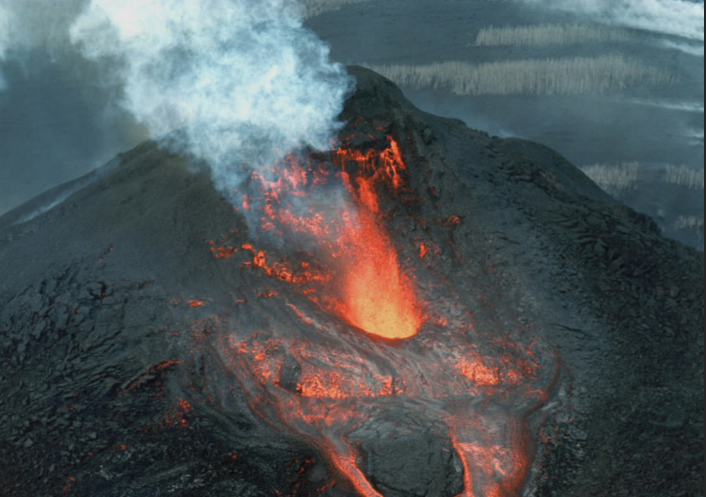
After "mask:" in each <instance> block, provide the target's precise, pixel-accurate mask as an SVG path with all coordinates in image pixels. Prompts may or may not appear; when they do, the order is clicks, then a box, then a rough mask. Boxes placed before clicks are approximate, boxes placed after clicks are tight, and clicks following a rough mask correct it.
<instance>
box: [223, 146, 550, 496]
mask: <svg viewBox="0 0 706 497" xmlns="http://www.w3.org/2000/svg"><path fill="white" fill-rule="evenodd" d="M354 138H356V137H351V139H350V140H349V142H353V140H354ZM358 138H359V137H358ZM357 141H360V140H357ZM363 141H366V142H367V143H368V146H367V148H363V147H354V146H351V145H350V144H342V145H337V146H336V147H334V150H333V151H332V152H331V153H330V154H310V155H309V156H306V157H303V156H294V155H292V156H289V157H287V158H286V160H284V161H281V162H280V163H277V164H275V165H273V166H272V167H270V168H268V169H266V170H265V169H259V170H258V171H257V172H253V173H252V175H251V177H250V179H249V182H248V184H247V186H246V188H245V190H246V191H247V192H248V193H247V194H243V193H242V192H241V193H240V199H241V205H242V207H241V210H242V212H243V213H244V214H245V216H246V217H248V219H249V224H250V226H251V238H252V240H254V241H253V242H252V243H248V244H245V245H242V246H239V247H217V246H215V244H214V246H212V248H211V250H212V252H213V253H214V255H215V256H216V257H217V258H222V259H229V258H240V259H237V260H240V261H241V264H242V268H241V271H242V277H243V279H244V281H252V286H253V287H254V288H257V287H258V286H262V285H263V282H266V284H265V286H264V287H263V289H259V290H257V293H256V295H257V296H256V297H255V298H243V299H240V300H239V301H238V302H237V303H236V306H235V309H234V310H233V311H232V312H231V313H230V315H228V316H224V317H222V318H221V319H220V324H219V327H220V336H222V338H223V343H222V344H221V347H220V353H221V356H222V358H223V360H224V362H225V363H226V364H227V366H228V368H229V369H230V371H232V373H233V375H234V378H235V379H236V380H237V381H238V382H239V384H240V385H241V386H242V388H243V390H244V391H245V393H246V395H247V397H248V399H249V402H250V405H251V407H252V408H253V409H254V410H255V411H256V412H257V413H258V414H259V415H260V416H262V417H263V418H264V419H265V420H267V421H269V422H270V423H272V424H273V425H274V426H277V427H279V428H282V427H285V428H286V429H287V430H288V431H289V432H290V434H293V435H295V436H298V437H301V438H303V439H305V440H306V441H307V442H308V443H310V444H311V445H313V446H315V447H316V448H318V450H319V451H320V452H321V453H323V454H325V455H326V456H327V458H328V460H329V462H330V464H331V466H332V467H334V468H336V470H337V471H338V472H339V473H340V474H342V475H345V480H347V482H348V485H349V486H350V487H351V488H352V489H354V490H355V492H356V493H358V494H359V495H361V496H364V497H381V496H382V493H381V492H380V491H379V489H377V488H376V487H375V486H374V485H373V483H371V482H370V481H369V479H368V478H367V477H366V475H365V473H364V471H363V470H362V469H361V463H360V454H359V450H358V446H359V444H360V441H361V440H363V439H365V437H366V436H369V435H366V433H368V434H369V433H370V431H371V427H375V426H382V425H384V426H395V427H396V428H390V430H392V431H394V430H399V429H403V425H404V423H405V421H404V419H407V420H408V419H409V417H410V416H411V417H414V418H415V419H418V420H419V422H420V423H423V424H426V425H429V426H434V427H435V428H434V429H435V430H436V431H437V432H438V433H439V436H443V437H447V438H448V439H449V440H451V442H452V443H453V446H454V448H455V451H456V454H457V457H458V460H459V461H460V463H461V465H462V467H463V483H464V490H463V492H462V494H461V495H462V497H515V496H518V495H519V494H520V492H521V488H522V486H523V484H524V482H525V480H526V477H527V474H528V471H529V469H530V466H531V463H532V451H533V444H532V437H531V435H530V430H529V424H528V418H529V416H530V414H531V413H533V412H535V411H536V410H537V409H538V408H539V407H541V406H542V405H543V404H545V403H546V402H547V399H548V396H549V395H550V391H551V389H552V388H553V384H554V382H555V380H556V376H557V366H556V361H554V357H553V355H552V353H551V352H549V351H548V350H547V349H546V348H545V347H544V346H543V345H542V344H541V343H540V342H538V341H534V342H532V344H530V345H527V346H522V345H520V344H517V343H513V342H512V341H511V340H509V339H507V338H503V337H504V335H503V334H501V333H489V332H488V331H487V330H478V329H476V326H475V325H474V322H473V316H472V313H471V312H468V311H464V304H463V302H464V299H465V296H463V295H458V294H456V293H455V290H454V288H453V283H449V282H448V281H447V280H445V279H444V277H443V275H439V274H437V273H435V271H430V270H429V268H430V267H433V264H431V263H428V264H427V265H426V266H422V265H419V267H415V262H414V260H413V259H412V258H411V257H406V258H405V257H402V256H401V255H400V254H401V253H402V251H404V250H406V249H404V248H402V249H401V248H400V246H399V245H396V244H395V241H394V240H395V239H396V238H395V236H391V232H390V230H389V228H388V227H387V226H388V225H389V221H390V219H391V216H393V215H399V212H398V213H396V214H395V213H393V212H391V211H390V210H389V209H390V206H394V205H395V201H396V199H398V198H400V197H402V196H405V195H406V196H409V195H410V194H412V193H413V192H411V187H410V181H409V179H410V178H409V175H410V173H409V170H408V169H407V167H406V165H405V161H404V160H403V155H402V152H401V149H400V145H399V142H398V141H397V140H396V139H395V138H394V137H393V136H390V135H387V134H384V135H383V134H379V133H378V135H377V136H375V137H370V136H369V137H367V138H365V140H363ZM252 227H254V228H252ZM430 238H433V237H430ZM415 243H416V244H417V247H416V248H415V252H414V253H415V254H418V255H417V260H422V259H423V260H425V261H427V260H429V259H432V258H433V257H432V256H433V254H435V253H437V251H430V249H429V247H438V244H437V243H436V242H435V240H433V239H425V240H421V241H420V240H417V241H416V242H415ZM256 244H260V245H262V246H265V247H266V249H262V247H257V248H256V247H255V245H256ZM291 247H298V248H297V250H292V248H291ZM425 248H426V250H424V249H425ZM403 249H404V250H403ZM407 252H409V250H407ZM420 279H422V280H423V281H424V283H423V284H419V280H420ZM449 281H450V280H449ZM420 289H421V290H420ZM442 294H443V298H442V297H440V295H442ZM449 302H451V304H449ZM450 308H453V312H450V311H449V309H450ZM400 413H402V414H400ZM400 416H402V417H400ZM381 420H386V421H387V422H388V423H380V421H381ZM374 430H378V432H379V428H374V429H373V431H374ZM390 433H392V432H390ZM378 435H379V433H378ZM376 436H377V435H376Z"/></svg>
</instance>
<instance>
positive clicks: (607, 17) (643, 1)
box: [521, 0, 704, 41]
mask: <svg viewBox="0 0 706 497" xmlns="http://www.w3.org/2000/svg"><path fill="white" fill-rule="evenodd" d="M521 1H523V2H525V3H531V4H536V5H539V6H541V7H549V8H556V9H560V10H565V11H568V12H572V13H575V14H577V15H579V16H589V17H590V18H591V20H593V21H595V22H599V23H604V24H610V25H614V26H624V27H628V28H637V29H644V30H647V31H652V32H656V33H662V34H667V35H674V36H680V37H683V38H687V39H691V40H698V41H704V3H703V2H698V1H691V0H521Z"/></svg>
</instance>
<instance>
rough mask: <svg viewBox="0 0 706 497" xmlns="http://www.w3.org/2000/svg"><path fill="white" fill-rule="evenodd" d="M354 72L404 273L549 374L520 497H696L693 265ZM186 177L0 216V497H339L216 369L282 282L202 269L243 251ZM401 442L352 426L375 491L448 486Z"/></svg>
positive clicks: (535, 169)
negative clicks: (514, 339)
mask: <svg viewBox="0 0 706 497" xmlns="http://www.w3.org/2000/svg"><path fill="white" fill-rule="evenodd" d="M351 72H352V73H353V74H354V75H355V76H356V77H357V79H358V91H357V92H356V94H355V95H353V96H352V97H351V98H350V100H349V101H348V103H347V106H346V109H345V111H344V114H343V116H342V118H343V119H344V120H345V121H346V122H347V123H348V125H347V126H346V129H344V130H343V131H342V132H341V136H342V137H343V139H344V140H345V139H346V138H351V137H352V138H351V141H352V143H350V144H349V145H350V146H352V147H354V148H359V149H362V150H364V149H367V148H370V147H373V148H374V147H376V146H378V144H379V143H382V142H383V141H384V140H383V138H384V136H386V135H391V136H394V137H395V139H396V140H397V141H398V142H399V143H400V145H401V149H402V154H403V158H404V160H405V162H406V164H407V166H408V169H409V182H410V187H409V190H408V193H407V194H405V195H403V196H402V198H392V197H389V198H386V199H384V200H383V202H384V205H383V208H384V209H383V210H384V212H385V213H386V214H385V216H384V220H385V223H386V225H387V227H388V229H389V231H390V233H391V237H392V238H393V239H394V240H395V242H396V244H397V245H398V247H399V251H400V254H401V257H400V258H401V260H408V259H409V260H412V259H413V258H414V257H418V256H417V250H418V246H417V245H416V244H415V243H413V242H414V240H415V239H416V238H415V237H417V236H424V237H426V238H425V239H430V240H433V242H434V244H435V245H436V247H435V249H434V250H432V251H431V255H430V256H429V258H428V259H425V261H429V262H428V264H429V266H428V267H429V268H432V269H433V270H434V271H436V272H439V273H443V274H446V275H450V276H449V278H450V280H451V281H453V289H454V291H455V292H456V296H461V298H463V299H465V300H464V306H465V307H464V309H467V310H470V311H473V312H472V314H473V316H474V319H475V320H476V323H477V328H478V329H480V330H484V332H486V331H485V330H490V331H487V333H489V334H490V335H493V336H494V335H497V336H501V335H503V334H504V333H510V330H515V329H522V330H530V331H529V333H530V334H531V335H533V336H537V337H540V338H541V339H542V340H545V341H546V342H548V343H550V344H552V345H553V346H554V347H555V348H556V350H557V351H558V353H559V355H560V356H561V363H562V373H561V375H560V376H561V379H560V380H558V381H557V384H556V387H555V388H554V390H553V391H552V396H551V400H550V402H549V403H548V404H547V405H545V406H544V407H543V408H542V409H540V410H539V411H537V412H536V413H535V414H534V415H533V416H532V417H531V427H532V429H533V430H534V432H535V434H536V435H538V436H537V437H536V440H537V446H536V453H537V455H538V458H537V461H536V464H535V465H534V467H533V469H532V472H531V473H530V478H529V479H528V481H527V482H526V484H525V489H526V491H527V492H528V495H536V496H557V497H573V496H606V497H607V496H646V495H650V496H651V495H654V496H675V497H678V496H685V497H686V496H697V495H703V433H704V432H703V393H704V384H703V378H704V376H703V365H704V357H703V345H704V341H703V329H704V320H703V304H704V284H703V274H704V259H703V253H698V252H696V251H694V250H692V249H690V248H687V247H685V246H683V245H680V244H678V243H676V242H673V241H670V240H667V239H665V238H663V237H662V236H661V235H660V234H659V232H658V229H657V228H656V226H655V224H654V223H653V222H652V221H651V220H650V219H649V218H647V217H645V216H642V215H639V214H637V213H635V212H634V211H632V210H631V209H629V208H627V207H625V206H623V205H621V204H620V203H618V202H616V201H615V200H613V199H611V198H610V197H608V196H607V195H605V194H604V193H603V192H601V191H600V189H598V187H596V186H595V185H594V184H593V183H591V181H590V180H588V178H586V177H585V176H584V175H583V174H582V173H581V172H580V171H578V170H577V169H576V168H574V167H573V166H572V165H571V164H569V163H568V162H567V161H566V160H564V159H563V158H562V157H561V156H559V155H558V154H556V153H554V152H553V151H551V150H549V149H547V148H545V147H542V146H540V145H537V144H533V143H529V142H524V141H521V140H514V139H510V140H501V139H499V138H494V137H490V136H488V135H487V134H485V133H482V132H478V131H473V130H469V129H468V128H466V127H465V125H463V123H461V122H459V121H454V120H448V119H442V118H438V117H434V116H430V115H427V114H424V113H422V112H419V111H418V110H416V109H414V108H413V107H412V106H411V104H409V103H408V102H407V101H406V100H405V99H404V97H403V96H402V94H401V93H400V91H399V90H398V89H397V88H396V87H394V85H392V84H391V83H390V82H388V81H387V80H385V79H383V78H380V77H379V76H377V75H375V74H373V73H370V72H368V71H365V70H362V69H357V68H352V69H351ZM366 137H367V138H366ZM194 167H195V166H190V165H189V164H188V162H187V161H186V160H185V159H184V158H181V157H178V156H174V155H172V154H170V153H168V152H165V151H163V150H160V149H159V148H158V147H157V146H156V145H155V144H153V143H146V144H143V145H141V146H140V147H137V148H136V149H134V150H132V151H131V152H128V153H126V154H123V155H121V156H120V157H119V158H118V160H117V161H116V162H115V163H114V164H113V165H112V166H111V167H110V168H108V169H107V170H105V171H103V172H102V173H100V174H96V175H94V176H95V177H94V179H93V182H92V183H90V184H88V185H87V186H84V185H83V184H80V185H79V186H81V187H82V188H81V189H80V190H78V191H73V190H71V188H72V186H71V185H69V186H67V187H66V188H65V189H64V190H61V189H59V190H57V191H56V192H52V193H50V194H47V195H45V196H44V197H43V198H40V199H38V200H37V201H34V202H32V203H30V204H28V205H26V206H24V207H21V208H19V209H17V210H15V211H13V212H10V213H8V214H7V215H5V216H3V217H2V218H0V354H1V356H2V361H0V489H2V490H0V494H2V495H7V496H29V495H59V494H66V495H101V496H111V495H115V496H117V495H135V496H142V495H145V496H147V495H149V496H159V495H199V496H221V495H222V496H226V495H228V496H232V495H238V496H253V497H254V496H273V495H301V496H305V495H346V494H352V490H351V488H350V486H348V485H347V484H346V482H345V481H342V480H341V478H340V475H338V474H337V472H336V471H335V470H334V469H333V467H332V465H331V464H329V463H328V462H327V460H326V457H325V454H323V453H322V451H321V450H320V447H318V446H316V443H310V441H309V440H307V439H306V438H305V437H304V438H301V437H297V436H295V434H293V433H291V432H285V431H281V430H279V429H278V427H277V426H276V425H275V426H273V425H272V424H270V423H268V422H266V421H264V420H263V419H262V418H261V417H259V416H258V415H256V414H254V413H253V412H252V411H251V409H250V408H249V406H248V401H247V398H246V395H245V393H244V392H243V391H242V390H241V387H240V386H239V384H238V382H237V381H234V378H233V376H232V372H231V371H230V370H229V369H228V367H227V365H225V364H224V363H223V361H221V360H220V359H219V354H218V351H217V347H218V344H219V342H218V341H217V340H214V339H213V336H214V335H216V334H217V331H216V330H217V329H218V326H219V321H218V319H216V317H219V316H225V315H228V314H229V313H231V312H234V311H232V309H233V308H234V306H236V303H238V302H247V305H248V306H250V307H248V309H251V310H250V311H247V312H251V313H252V320H261V321H262V322H263V323H265V322H267V321H268V320H269V319H270V318H271V316H274V315H275V314H270V313H276V312H277V311H276V310H277V309H278V308H279V307H278V306H283V305H284V302H285V301H284V300H283V299H282V298H281V297H273V298H267V297H268V296H269V295H275V294H276V293H277V292H278V291H282V292H286V291H287V290H286V288H287V287H286V284H285V283H284V282H281V281H274V280H272V278H268V277H267V276H266V275H263V274H261V273H258V272H256V271H254V270H253V269H252V268H247V267H243V263H244V262H248V260H250V261H251V260H252V256H249V257H250V259H248V258H247V257H248V256H247V254H244V253H243V251H240V252H237V253H235V251H233V252H232V253H231V254H230V255H232V257H230V258H227V257H224V258H217V257H214V250H213V249H214V243H213V241H216V243H217V244H218V245H222V246H228V247H233V248H237V247H240V246H241V245H243V244H244V243H248V242H251V241H252V239H251V237H250V235H249V231H248V228H247V226H246V223H245V221H244V219H243V217H242V216H241V215H240V214H239V213H238V212H237V211H235V210H234V209H233V207H232V205H231V204H229V203H228V202H227V201H226V199H224V198H223V197H222V196H221V195H220V194H219V193H218V192H217V191H216V190H215V189H214V188H213V186H212V184H211V181H210V179H209V177H208V174H207V173H205V172H203V171H198V170H196V171H193V170H190V168H191V169H194ZM352 173H355V172H354V171H353V172H352ZM66 193H69V194H70V195H69V196H68V198H66V200H64V201H63V202H62V203H59V205H57V206H56V207H54V208H53V209H51V210H49V211H47V212H45V213H43V214H40V215H38V216H36V217H33V218H31V219H30V220H28V221H25V222H18V221H21V220H23V219H25V218H28V217H31V215H32V214H34V213H35V211H37V209H39V208H41V207H42V206H49V205H51V204H52V203H54V201H55V200H61V197H62V196H63V195H65V194H66ZM257 242H258V243H259V244H260V245H267V243H266V241H261V240H257ZM224 250H227V249H224ZM268 250H271V251H273V252H277V251H278V250H281V249H278V248H277V247H274V246H273V247H270V246H268ZM425 264H427V263H426V262H425ZM425 270H426V269H425ZM430 271H431V269H430ZM422 284H423V282H420V285H422ZM278 299H279V300H278ZM442 300H443V299H442ZM297 305H299V304H297ZM302 305H304V304H302ZM312 312H314V311H312ZM448 312H449V316H448V317H449V318H450V319H454V312H455V311H454V307H453V306H452V305H450V306H449V308H448ZM464 312H465V311H464ZM214 316H216V317H214ZM273 319H274V318H273ZM513 333H514V332H513ZM530 338H531V337H530ZM528 339H529V338H528ZM284 361H285V362H284V363H283V367H282V369H281V377H280V379H279V382H280V384H279V387H281V388H282V389H283V390H286V391H287V392H290V393H291V394H292V395H296V393H297V389H298V382H299V377H300V375H301V373H302V365H301V364H299V363H298V362H297V360H296V359H295V358H288V359H285V360H284ZM414 426H416V428H410V431H408V432H407V433H406V434H405V435H404V436H402V435H400V436H395V435H394V433H395V432H394V431H391V432H389V433H388V434H387V435H384V436H383V435H379V434H377V435H374V436H373V435H370V436H367V438H366V435H365V433H364V432H363V431H361V432H360V434H359V436H358V438H357V439H356V440H357V441H358V443H359V448H360V454H361V461H360V463H361V467H362V469H363V471H364V472H366V474H367V476H368V478H369V480H370V481H371V482H372V483H373V485H375V486H376V488H377V490H378V491H380V492H382V493H383V494H384V495H385V496H386V497H389V496H395V497H398V496H399V497H402V496H422V495H430V496H446V495H454V494H455V493H457V492H459V491H460V489H461V488H462V473H463V468H462V465H461V464H460V462H459V459H458V457H457V455H456V454H455V452H454V451H453V446H452V445H451V443H450V441H449V440H448V438H446V437H445V436H442V435H441V434H439V432H438V431H435V430H431V429H426V428H424V429H423V428H419V427H420V426H424V425H423V424H416V425H414Z"/></svg>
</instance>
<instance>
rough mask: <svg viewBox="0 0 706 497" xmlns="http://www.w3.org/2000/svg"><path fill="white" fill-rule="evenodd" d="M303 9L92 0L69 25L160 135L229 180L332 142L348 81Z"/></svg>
mask: <svg viewBox="0 0 706 497" xmlns="http://www.w3.org/2000/svg"><path fill="white" fill-rule="evenodd" d="M303 17H304V9H303V8H302V7H301V6H300V5H299V4H298V3H297V2H295V1H294V0H121V1H119V2H116V1H115V0H91V1H90V2H89V3H87V4H86V6H85V8H84V10H83V12H82V13H81V14H80V16H79V17H78V18H77V19H76V21H75V23H74V24H73V26H72V27H71V32H70V34H71V40H72V42H73V43H75V44H76V45H77V46H79V47H80V49H81V51H82V53H83V54H84V56H85V57H86V58H88V59H90V60H95V61H97V62H100V63H102V64H101V65H102V66H106V67H107V66H110V67H111V68H112V72H113V77H114V78H115V79H116V80H117V81H118V82H120V83H121V84H122V88H123V101H122V103H123V106H124V107H125V108H126V109H127V110H129V111H130V112H131V113H132V114H133V115H134V116H135V117H136V118H137V120H138V121H140V122H142V123H144V124H145V125H146V126H147V127H148V129H149V131H150V132H151V134H152V136H153V137H155V138H160V137H164V136H165V135H167V134H170V133H171V134H172V138H174V137H175V136H177V137H178V140H177V141H174V140H172V141H171V143H172V144H176V145H177V146H179V147H182V149H183V151H186V152H189V153H191V154H192V155H193V156H195V157H196V158H199V159H203V160H205V161H206V162H207V163H208V164H209V165H210V166H211V168H212V170H213V176H214V181H215V182H216V184H217V186H219V187H220V188H222V189H224V190H230V189H234V188H237V187H238V184H239V181H240V180H241V178H239V177H238V173H237V172H236V171H237V170H238V169H239V166H240V165H241V164H243V163H249V164H251V165H256V164H257V163H259V162H263V161H272V160H276V159H278V158H280V157H282V156H283V155H285V154H286V153H287V152H289V151H290V150H293V149H299V148H302V147H307V146H309V147H313V148H316V149H324V148H327V147H329V146H330V139H331V138H332V134H333V132H334V131H335V130H336V129H337V127H338V123H337V116H338V115H339V113H340V111H341V110H342V106H343V102H344V100H345V97H346V95H347V93H348V92H349V91H350V89H351V81H350V78H349V76H348V75H347V73H346V71H345V68H344V67H343V66H341V65H339V64H334V63H332V62H330V61H329V49H328V47H327V46H326V45H325V44H324V43H323V42H321V41H320V40H319V39H318V38H317V37H316V36H315V35H314V34H313V33H312V32H310V31H308V30H307V29H305V28H303V26H302V21H303ZM175 132H176V133H175Z"/></svg>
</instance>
